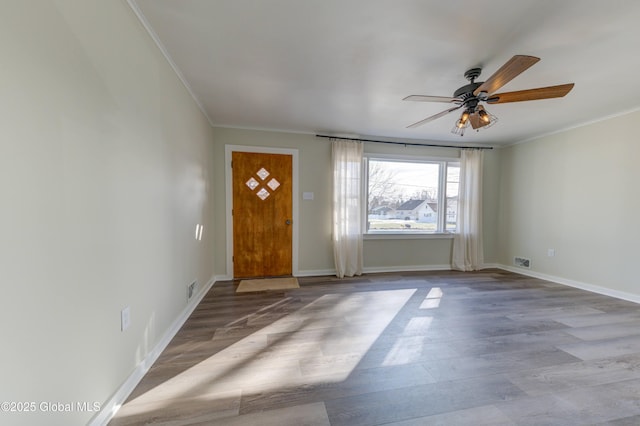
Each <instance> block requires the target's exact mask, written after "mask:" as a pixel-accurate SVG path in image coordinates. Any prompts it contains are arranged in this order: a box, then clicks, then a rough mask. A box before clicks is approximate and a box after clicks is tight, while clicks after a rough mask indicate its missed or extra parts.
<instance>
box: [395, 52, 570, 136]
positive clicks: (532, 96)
mask: <svg viewBox="0 0 640 426" xmlns="http://www.w3.org/2000/svg"><path fill="white" fill-rule="evenodd" d="M539 60H540V58H536V57H535V56H526V55H515V56H514V57H513V58H511V59H509V60H508V61H507V62H506V63H505V64H504V65H503V66H502V67H501V68H500V69H499V70H498V71H496V72H495V73H493V75H492V76H491V77H489V78H488V79H487V80H486V81H484V82H478V83H476V78H478V77H479V76H480V73H481V72H482V69H481V68H471V69H470V70H468V71H467V72H465V73H464V76H465V78H466V79H467V80H469V81H470V83H469V84H467V85H465V86H462V87H460V88H459V89H458V90H456V91H455V92H454V93H453V96H452V97H446V96H424V95H411V96H407V97H406V98H404V99H403V100H405V101H419V102H444V103H453V104H455V105H456V106H454V107H452V108H449V109H446V110H444V111H442V112H439V113H437V114H434V115H432V116H430V117H427V118H425V119H424V120H420V121H418V122H416V123H413V124H411V125H410V126H407V127H408V128H415V127H418V126H422V125H423V124H426V123H428V122H430V121H433V120H436V119H438V118H440V117H444V116H445V115H447V114H449V113H450V112H453V111H455V110H457V109H461V108H462V109H463V112H462V115H461V116H460V119H459V120H458V121H456V124H455V126H454V127H453V130H451V132H452V133H454V134H459V135H460V136H462V135H464V131H465V129H466V128H467V127H469V125H471V127H472V128H473V129H475V130H480V129H483V128H488V127H490V126H491V125H493V124H494V123H495V122H496V121H497V120H498V118H497V117H496V116H495V115H493V114H490V113H489V112H488V111H487V110H486V109H485V108H484V106H483V105H482V103H487V104H504V103H507V102H521V101H534V100H538V99H551V98H561V97H563V96H564V95H566V94H567V93H569V92H570V91H571V89H573V86H574V84H573V83H568V84H561V85H558V86H548V87H540V88H537V89H528V90H518V91H515V92H503V93H494V92H495V91H496V90H499V89H500V88H501V87H502V86H504V85H505V84H507V83H508V82H509V81H511V80H513V79H514V78H515V77H517V76H518V75H520V74H521V73H522V72H524V71H525V70H527V69H528V68H529V67H531V66H532V65H533V64H535V63H536V62H538V61H539Z"/></svg>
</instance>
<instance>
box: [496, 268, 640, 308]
mask: <svg viewBox="0 0 640 426" xmlns="http://www.w3.org/2000/svg"><path fill="white" fill-rule="evenodd" d="M495 267H496V268H499V269H504V270H505V271H509V272H514V273H516V274H520V275H526V276H528V277H533V278H539V279H541V280H545V281H551V282H553V283H556V284H562V285H566V286H569V287H574V288H579V289H581V290H586V291H590V292H592V293H597V294H602V295H604V296H610V297H615V298H616V299H622V300H627V301H629V302H634V303H640V295H639V294H634V293H628V292H626V291H619V290H614V289H611V288H607V287H601V286H598V285H594V284H588V283H583V282H581V281H575V280H570V279H568V278H562V277H557V276H555V275H548V274H543V273H541V272H536V271H532V270H530V269H523V268H517V267H515V266H509V265H502V264H497V265H496V266H495Z"/></svg>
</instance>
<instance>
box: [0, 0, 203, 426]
mask: <svg viewBox="0 0 640 426" xmlns="http://www.w3.org/2000/svg"><path fill="white" fill-rule="evenodd" d="M0 47H1V48H0V51H2V56H3V59H2V65H1V66H0V146H1V149H0V153H1V154H0V197H1V200H2V208H1V209H0V236H1V240H0V241H1V244H0V279H1V282H2V295H1V297H0V322H1V323H2V329H3V333H2V336H1V337H0V339H1V345H2V350H0V378H1V379H0V380H1V382H2V384H1V385H0V401H16V402H25V401H34V402H36V403H38V404H40V402H45V403H57V402H61V403H74V404H75V403H76V402H89V403H93V402H98V403H104V402H105V401H107V400H108V399H109V398H110V397H111V395H112V394H113V393H114V392H115V391H116V390H117V389H118V388H119V387H120V386H121V385H122V384H123V382H124V381H125V380H126V379H127V377H128V376H129V375H130V374H131V373H132V371H134V369H135V368H136V367H137V366H138V363H139V362H140V361H141V360H142V359H143V358H144V357H145V356H146V355H147V354H148V352H149V351H150V350H151V349H152V348H153V347H154V346H155V345H156V344H157V343H158V341H159V339H160V338H161V337H162V335H163V334H164V333H165V332H166V331H167V330H168V329H169V327H170V326H171V325H172V324H173V323H174V322H175V320H176V319H177V318H178V317H179V315H180V314H181V313H183V312H184V310H185V308H186V306H187V301H186V285H187V284H188V283H189V282H191V281H192V280H195V279H197V280H198V281H199V283H200V285H201V286H204V285H205V284H206V283H207V282H208V281H209V280H210V279H211V277H212V275H213V251H212V239H213V232H212V231H213V226H212V221H211V220H210V218H211V217H212V209H213V204H212V195H213V188H212V187H211V185H210V183H209V182H211V178H212V175H213V168H212V164H211V158H212V147H211V140H212V131H211V128H210V126H209V124H208V122H207V121H206V120H205V119H204V117H203V115H202V114H201V113H200V111H199V110H198V109H197V107H196V105H195V104H194V102H193V100H192V99H191V98H190V97H189V96H188V94H187V92H186V90H185V89H184V87H183V86H182V85H181V83H180V82H179V80H178V79H177V78H176V76H175V75H174V73H173V71H172V70H171V69H170V67H169V66H168V64H167V62H166V61H165V59H164V58H163V57H162V56H161V54H160V52H159V51H158V49H157V48H156V46H155V45H154V44H153V42H152V41H151V39H150V38H149V36H148V35H147V34H146V32H145V31H144V29H143V28H142V26H141V25H140V23H139V22H138V20H137V18H136V17H135V15H134V14H133V13H132V11H131V10H130V8H129V7H128V6H127V4H126V2H124V1H97V0H91V1H62V0H61V1H23V0H8V1H4V2H3V4H2V14H0ZM197 223H201V224H204V225H205V230H204V238H203V240H202V241H201V242H196V241H195V239H194V230H195V226H196V224H197ZM125 306H130V307H131V320H132V323H131V327H130V328H129V329H128V330H126V331H125V332H121V331H120V310H121V309H122V308H124V307H125ZM46 407H47V406H43V407H40V406H38V411H39V410H40V408H46ZM94 414H95V413H91V412H78V411H74V412H71V413H42V412H37V413H0V423H2V424H12V425H20V424H47V425H56V424H59V425H74V424H85V423H86V422H87V421H89V419H90V418H91V417H92V416H93V415H94Z"/></svg>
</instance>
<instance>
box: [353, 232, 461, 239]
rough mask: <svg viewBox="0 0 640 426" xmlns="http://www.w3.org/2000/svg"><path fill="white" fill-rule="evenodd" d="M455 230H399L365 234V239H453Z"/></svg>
mask: <svg viewBox="0 0 640 426" xmlns="http://www.w3.org/2000/svg"><path fill="white" fill-rule="evenodd" d="M454 235H455V233H453V232H415V233H406V234H405V233H399V232H395V233H392V232H380V233H369V234H363V235H362V238H363V239H365V240H433V239H452V238H453V236H454Z"/></svg>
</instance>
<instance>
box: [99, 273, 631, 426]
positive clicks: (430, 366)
mask: <svg viewBox="0 0 640 426" xmlns="http://www.w3.org/2000/svg"><path fill="white" fill-rule="evenodd" d="M299 281H300V287H301V288H299V289H294V290H287V291H269V292H263V293H239V294H236V293H235V292H234V289H235V287H234V283H233V282H219V283H216V284H215V285H214V287H213V288H212V289H211V290H210V291H209V293H208V294H207V295H206V296H205V298H204V299H203V300H202V302H201V303H200V305H199V306H198V307H197V309H196V310H195V311H194V313H193V314H192V315H191V317H190V318H189V319H188V321H187V322H186V323H185V325H184V327H183V328H182V329H181V330H180V332H179V333H178V334H177V335H176V337H175V338H174V339H173V341H172V342H171V343H170V345H169V346H168V347H167V349H166V350H165V351H164V352H163V354H162V355H161V356H160V358H159V359H158V361H157V362H156V363H155V364H154V365H153V367H152V368H151V369H150V371H149V372H148V373H147V375H146V376H145V377H144V378H143V380H142V381H141V383H140V384H139V385H138V386H137V388H136V389H135V390H134V392H133V393H132V394H131V396H130V397H129V399H128V401H127V402H126V403H125V404H124V405H123V406H122V408H121V409H120V410H119V412H118V413H117V415H116V416H115V417H114V419H113V420H112V421H111V423H110V424H111V425H129V424H135V425H138V424H161V425H196V424H198V425H200V424H201V425H260V426H271V425H296V426H298V425H334V426H335V425H380V424H385V425H395V426H400V425H402V426H417V425H447V426H450V425H492V426H496V425H563V426H564V425H591V424H598V425H638V424H640V309H638V305H637V304H634V303H631V302H626V301H622V300H618V299H614V298H610V297H606V296H601V295H597V294H593V293H589V292H586V291H582V290H578V289H574V288H570V287H565V286H561V285H557V284H553V283H550V282H546V281H542V280H538V279H533V278H529V277H524V276H521V275H518V274H513V273H509V272H505V271H499V270H487V271H482V272H477V273H459V272H448V271H447V272H422V273H418V272H416V273H399V274H374V275H366V276H363V277H359V278H354V279H344V280H338V279H336V278H334V277H321V278H300V279H299Z"/></svg>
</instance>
